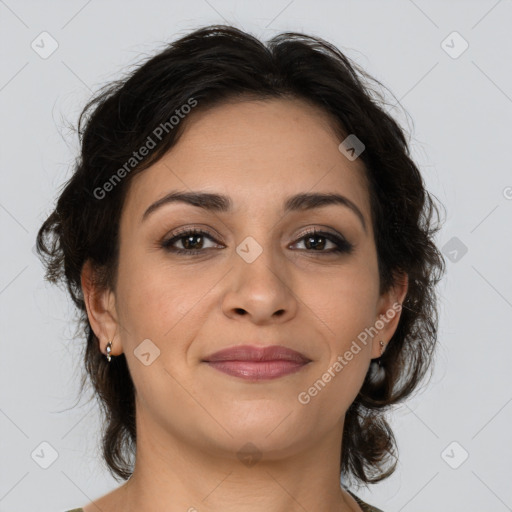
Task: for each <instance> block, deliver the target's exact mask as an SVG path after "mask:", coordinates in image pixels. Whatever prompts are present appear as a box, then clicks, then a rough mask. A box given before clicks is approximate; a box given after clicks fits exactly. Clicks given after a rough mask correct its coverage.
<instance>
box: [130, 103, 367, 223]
mask: <svg viewBox="0 0 512 512" xmlns="http://www.w3.org/2000/svg"><path fill="white" fill-rule="evenodd" d="M197 108H198V109H199V107H197ZM184 122H185V125H184V131H183V133H182V135H181V137H180V139H179V140H178V142H177V144H175V146H174V147H172V148H171V149H170V150H169V151H168V152H167V153H166V154H165V155H164V156H163V157H162V158H161V159H160V160H159V161H158V162H156V163H154V164H153V165H152V166H150V167H149V168H148V169H146V170H144V171H142V172H140V173H139V174H137V175H135V176H134V177H133V179H132V182H131V184H130V187H129V191H128V194H127V197H126V201H125V210H127V214H128V215H130V216H132V215H133V219H132V220H135V216H136V215H137V216H139V217H140V215H141V214H142V212H143V210H144V209H145V208H147V206H148V205H149V204H150V203H151V202H153V201H155V200H157V199H159V198H160V197H162V196H164V195H165V194H166V193H168V192H169V191H171V190H177V189H178V190H182V191H187V190H194V191H196V190H203V191H208V192H218V193H221V194H225V195H229V196H231V197H232V198H233V202H234V204H235V206H236V207H237V209H238V210H241V209H244V208H246V207H248V206H249V205H251V204H254V203H258V205H259V206H260V208H261V207H262V204H263V203H264V204H266V205H268V206H272V204H275V206H276V208H278V207H281V206H282V198H283V197H287V196H290V195H293V194H297V193H302V192H324V193H325V192H327V193H329V192H338V193H340V194H343V195H345V196H347V197H349V198H350V199H351V200H352V201H353V202H354V203H356V204H357V205H358V206H359V208H360V209H361V210H362V211H363V213H364V214H365V217H366V218H367V220H368V222H369V220H370V218H369V215H370V214H369V203H368V200H369V197H368V191H367V183H366V177H365V169H364V164H363V163H362V161H361V160H360V159H356V160H354V161H350V160H348V159H347V158H346V157H345V156H344V155H343V154H342V153H341V152H340V151H339V149H338V146H339V144H340V143H341V142H342V140H343V138H342V135H341V134H338V133H336V128H335V124H334V122H333V120H332V119H331V118H330V116H329V115H328V114H327V113H326V112H324V111H323V110H322V109H320V108H318V107H315V106H312V105H310V104H308V103H306V102H304V101H302V100H297V99H271V100H238V101H233V100H232V101H229V102H227V103H223V104H221V105H219V106H215V107H213V108H209V109H206V110H203V111H201V110H200V109H199V110H198V111H196V112H193V114H191V115H190V117H189V118H188V119H187V118H185V120H184Z"/></svg>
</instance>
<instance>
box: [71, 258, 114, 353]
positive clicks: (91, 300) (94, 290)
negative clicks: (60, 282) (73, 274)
mask: <svg viewBox="0 0 512 512" xmlns="http://www.w3.org/2000/svg"><path fill="white" fill-rule="evenodd" d="M80 277H81V279H80V280H81V284H82V292H83V295H84V302H85V307H86V309H87V316H88V317H89V323H90V324H91V327H92V330H93V331H94V334H96V337H97V338H98V339H99V344H100V346H99V349H100V350H101V352H103V353H104V354H105V355H106V353H107V350H106V347H107V343H108V342H109V341H111V342H112V351H111V354H112V355H119V354H120V353H122V352H123V351H122V347H121V343H120V340H119V339H118V340H117V343H116V341H115V336H116V333H117V332H118V331H119V329H118V321H117V314H116V308H115V295H114V292H113V291H112V290H110V289H100V288H99V287H98V285H97V284H96V281H95V279H94V277H95V270H94V268H93V266H92V264H91V262H90V260H87V261H86V262H85V264H84V266H83V268H82V273H81V276H80Z"/></svg>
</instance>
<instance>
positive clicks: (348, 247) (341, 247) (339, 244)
mask: <svg viewBox="0 0 512 512" xmlns="http://www.w3.org/2000/svg"><path fill="white" fill-rule="evenodd" d="M197 235H199V236H203V235H206V236H207V237H208V238H210V240H212V241H213V242H215V243H219V242H217V240H215V238H214V237H213V236H212V235H211V234H210V233H209V232H208V231H202V230H198V229H186V230H184V231H181V232H178V233H175V234H174V236H173V237H172V238H169V239H168V240H164V241H162V243H161V247H162V248H163V249H165V250H166V251H169V252H172V253H175V254H183V255H190V256H193V255H197V254H200V253H204V252H205V250H207V249H177V248H176V247H172V245H173V244H174V243H175V242H176V241H178V240H181V239H182V238H186V237H188V236H197ZM317 236H321V237H323V238H326V239H327V240H329V241H330V242H332V243H333V244H335V245H336V248H335V249H331V250H329V251H314V250H310V249H304V250H305V251H306V252H313V253H314V252H317V253H319V254H322V253H324V254H333V253H346V254H351V253H352V251H353V249H354V245H353V244H351V243H350V242H348V241H347V240H345V239H344V238H342V237H340V236H337V235H334V234H333V233H329V232H325V231H317V230H316V229H313V230H311V231H308V232H306V233H303V235H302V236H301V237H300V238H298V239H297V241H302V240H304V239H306V238H307V237H317Z"/></svg>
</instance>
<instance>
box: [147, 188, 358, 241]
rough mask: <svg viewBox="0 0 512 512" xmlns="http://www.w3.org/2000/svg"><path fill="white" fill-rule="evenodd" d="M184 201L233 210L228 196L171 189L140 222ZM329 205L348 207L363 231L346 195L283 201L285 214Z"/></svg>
mask: <svg viewBox="0 0 512 512" xmlns="http://www.w3.org/2000/svg"><path fill="white" fill-rule="evenodd" d="M176 202H179V203H185V204H189V205H192V206H196V207H198V208H202V209H204V210H206V211H210V212H215V213H229V212H231V211H232V210H233V202H232V201H231V199H230V198H229V197H228V196H224V195H221V194H214V193H209V192H180V191H172V192H170V193H168V194H166V195H165V196H164V197H162V198H161V199H158V201H155V202H154V203H153V204H151V205H150V206H149V207H148V208H147V210H146V211H145V212H144V214H143V215H142V218H141V222H143V221H144V220H146V219H147V218H148V217H149V216H150V215H151V214H152V213H153V212H154V211H156V210H157V209H159V208H160V207H162V206H163V205H165V204H169V203H176ZM330 205H341V206H345V207H347V208H349V209H350V210H352V212H354V213H355V214H356V216H357V217H358V218H359V220H360V221H361V224H362V225H363V228H364V230H365V232H366V231H367V228H366V221H365V219H364V216H363V214H362V213H361V210H360V209H359V208H358V207H357V206H356V205H355V204H354V203H353V202H352V201H351V200H350V199H348V198H347V197H345V196H342V195H340V194H334V193H302V194H296V195H294V196H290V197H288V198H286V200H285V203H284V212H285V214H286V213H288V212H293V211H305V210H312V209H314V208H321V207H324V206H330Z"/></svg>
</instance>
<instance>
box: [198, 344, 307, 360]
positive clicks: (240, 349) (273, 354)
mask: <svg viewBox="0 0 512 512" xmlns="http://www.w3.org/2000/svg"><path fill="white" fill-rule="evenodd" d="M277 360H279V361H294V362H297V363H309V362H310V361H311V359H309V358H307V357H306V356H305V355H303V354H301V353H300V352H297V351H295V350H292V349H291V348H287V347H284V346H282V345H270V346H267V347H257V346H254V345H237V346H233V347H228V348H225V349H223V350H219V351H218V352H215V353H213V354H211V355H209V356H207V357H205V358H204V359H203V361H207V362H214V361H277Z"/></svg>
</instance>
